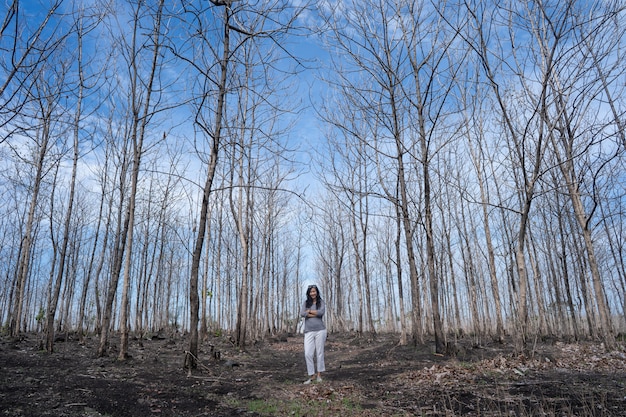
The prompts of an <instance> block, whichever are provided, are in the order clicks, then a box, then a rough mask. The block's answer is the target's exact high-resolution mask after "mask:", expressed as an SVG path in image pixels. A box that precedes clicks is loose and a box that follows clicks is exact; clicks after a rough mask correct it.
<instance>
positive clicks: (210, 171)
mask: <svg viewBox="0 0 626 417" xmlns="http://www.w3.org/2000/svg"><path fill="white" fill-rule="evenodd" d="M229 22H230V10H229V7H224V39H223V41H222V46H223V48H224V49H223V51H222V59H221V60H220V80H219V83H218V87H219V91H218V96H217V105H216V108H215V121H214V123H215V126H214V130H213V132H214V133H213V134H211V133H210V131H209V129H208V127H206V126H203V125H202V124H201V123H200V124H199V125H200V127H202V128H204V129H205V133H207V134H208V135H209V136H210V137H211V152H210V155H209V163H208V167H207V178H206V181H205V184H204V188H203V192H202V204H201V206H200V218H199V221H198V232H197V234H196V242H195V245H194V250H193V253H192V260H191V271H190V278H189V306H190V316H189V317H190V327H189V351H188V352H189V353H188V354H187V355H185V363H184V367H185V368H186V369H189V370H191V369H195V368H196V367H197V359H196V358H197V357H198V324H199V310H200V301H199V297H198V275H199V270H200V260H201V258H202V247H203V245H204V239H205V236H206V234H207V218H208V212H209V198H210V196H211V191H212V186H213V180H214V178H215V172H216V170H217V162H218V156H219V150H220V147H221V139H222V121H223V120H222V119H223V117H224V105H225V99H226V82H227V77H226V75H227V71H228V62H229V58H230V23H229ZM202 110H204V109H203V107H202V106H201V107H199V108H198V112H201V111H202ZM196 119H197V120H198V121H199V120H201V119H202V118H201V115H200V114H198V115H196Z"/></svg>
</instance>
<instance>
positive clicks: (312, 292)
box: [300, 285, 326, 384]
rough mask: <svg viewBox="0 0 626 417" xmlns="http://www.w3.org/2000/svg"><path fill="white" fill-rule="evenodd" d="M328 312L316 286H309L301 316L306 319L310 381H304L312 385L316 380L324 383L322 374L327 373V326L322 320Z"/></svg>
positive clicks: (305, 336)
mask: <svg viewBox="0 0 626 417" xmlns="http://www.w3.org/2000/svg"><path fill="white" fill-rule="evenodd" d="M325 312H326V304H325V303H324V300H322V297H321V296H320V291H319V289H318V288H317V286H316V285H309V287H308V288H307V290H306V301H305V302H304V304H303V305H302V310H300V316H301V317H304V359H305V360H306V370H307V372H308V374H309V379H307V380H306V381H304V383H305V384H310V383H311V382H313V380H315V381H316V382H322V372H324V371H326V366H325V365H324V344H325V343H326V326H325V325H324V321H323V320H322V318H323V317H324V313H325ZM315 357H317V376H316V372H315V363H314V358H315Z"/></svg>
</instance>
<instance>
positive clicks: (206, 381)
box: [0, 333, 626, 417]
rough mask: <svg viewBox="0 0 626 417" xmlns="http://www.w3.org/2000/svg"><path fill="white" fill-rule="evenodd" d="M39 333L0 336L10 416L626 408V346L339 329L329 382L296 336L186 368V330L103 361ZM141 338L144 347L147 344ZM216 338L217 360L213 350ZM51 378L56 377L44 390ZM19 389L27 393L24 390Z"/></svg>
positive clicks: (205, 351)
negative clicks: (47, 349)
mask: <svg viewBox="0 0 626 417" xmlns="http://www.w3.org/2000/svg"><path fill="white" fill-rule="evenodd" d="M37 340H38V339H37V337H36V336H35V335H24V337H22V338H21V339H11V338H9V337H8V336H3V337H2V338H1V339H0V366H1V367H2V374H1V375H2V378H0V404H2V410H3V413H4V414H0V415H9V416H15V417H20V416H33V415H37V416H42V417H45V416H55V417H56V416H65V417H78V416H81V417H84V416H88V417H101V416H111V417H126V416H133V417H140V416H152V415H158V416H164V417H169V416H171V417H174V416H176V417H191V416H194V417H200V416H207V417H208V416H211V417H230V416H247V417H274V416H275V417H283V416H288V417H289V416H293V417H312V416H313V417H317V416H324V417H328V416H331V417H334V416H338V417H383V416H384V417H388V416H398V417H400V416H402V417H407V416H411V417H412V416H445V417H449V416H481V417H482V416H493V417H500V416H502V417H505V416H506V417H508V416H512V415H514V416H517V417H531V416H547V417H563V416H568V417H569V416H577V417H591V416H602V417H614V416H623V415H626V411H624V410H626V408H625V407H624V401H625V400H624V395H625V394H624V392H626V391H625V389H626V346H625V345H624V344H623V343H621V344H619V345H618V350H615V351H612V352H606V351H605V350H604V349H603V348H602V346H600V345H599V344H595V343H590V342H580V343H564V342H556V343H549V344H544V343H538V344H537V345H536V347H535V351H534V352H535V354H534V355H532V356H531V355H524V354H517V353H515V349H514V348H513V345H512V344H511V343H510V342H508V343H504V344H486V345H482V346H474V347H472V341H471V340H464V339H460V340H459V341H458V343H459V344H460V345H463V344H464V343H466V344H467V346H463V347H464V349H461V350H460V351H461V352H463V356H456V357H455V356H442V355H436V354H433V353H432V349H431V348H430V345H431V343H428V344H427V345H422V346H399V345H398V344H397V335H393V334H379V335H376V336H370V337H362V336H359V335H357V334H354V333H341V334H336V333H334V334H331V335H330V337H329V340H328V345H327V367H328V371H327V373H326V375H325V378H324V382H322V383H319V384H312V385H302V381H303V380H304V378H305V367H304V360H303V358H302V339H301V337H300V336H289V335H283V336H281V337H276V338H275V339H272V340H266V341H259V342H257V343H256V344H255V345H254V348H250V349H249V350H248V351H245V352H241V351H240V350H239V349H238V348H236V347H235V346H233V345H232V344H231V343H230V341H229V339H228V335H224V336H222V337H209V340H208V342H210V343H205V344H203V345H202V347H201V349H200V350H201V356H200V358H199V367H198V369H197V370H196V371H194V372H193V373H192V374H187V372H185V371H184V370H183V368H182V363H183V352H184V348H185V344H186V343H185V338H184V336H175V337H173V338H150V339H145V340H142V341H141V342H142V344H140V340H139V339H135V340H131V357H130V358H129V359H128V360H127V361H118V360H116V355H115V353H116V349H117V344H116V343H115V342H114V343H112V344H111V346H110V350H111V352H110V354H109V356H107V357H104V358H96V357H94V355H93V350H92V349H90V348H91V347H92V346H93V345H94V344H95V343H97V338H95V337H87V338H86V339H85V344H84V345H81V344H80V343H78V342H77V338H73V337H70V338H69V340H67V341H65V342H62V343H58V349H57V350H56V352H55V353H53V354H48V353H43V352H41V351H37V350H36V345H37ZM140 346H143V347H140ZM211 347H213V348H214V349H217V350H219V351H221V352H222V356H221V358H219V359H218V358H215V357H214V356H211V355H210V349H211ZM43 381H54V383H53V384H48V385H46V387H45V389H44V388H42V383H43ZM16 393H19V395H16Z"/></svg>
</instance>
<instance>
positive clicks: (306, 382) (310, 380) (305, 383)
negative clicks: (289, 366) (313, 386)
mask: <svg viewBox="0 0 626 417" xmlns="http://www.w3.org/2000/svg"><path fill="white" fill-rule="evenodd" d="M311 382H313V378H309V379H307V380H306V381H304V385H309V384H310V383H311Z"/></svg>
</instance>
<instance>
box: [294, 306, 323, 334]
mask: <svg viewBox="0 0 626 417" xmlns="http://www.w3.org/2000/svg"><path fill="white" fill-rule="evenodd" d="M308 310H316V307H315V304H313V305H312V306H311V307H309V308H307V307H306V301H305V302H304V303H302V309H301V310H300V316H301V317H304V333H307V332H316V331H318V330H324V329H326V326H325V325H324V321H323V320H322V317H324V313H325V312H326V303H325V302H324V300H320V308H319V309H317V315H316V316H315V317H307V315H308Z"/></svg>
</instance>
